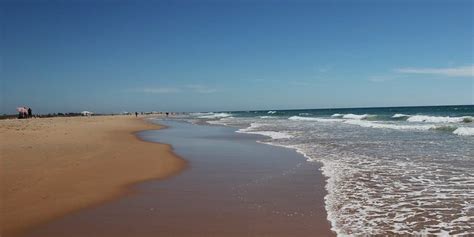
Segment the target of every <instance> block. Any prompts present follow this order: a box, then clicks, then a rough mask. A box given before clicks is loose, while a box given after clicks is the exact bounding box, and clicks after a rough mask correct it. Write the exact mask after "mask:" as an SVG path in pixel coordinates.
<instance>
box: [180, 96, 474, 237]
mask: <svg viewBox="0 0 474 237" xmlns="http://www.w3.org/2000/svg"><path fill="white" fill-rule="evenodd" d="M177 119H181V120H185V121H188V122H191V123H208V124H213V125H220V126H231V127H235V128H236V129H238V130H237V132H240V133H249V134H261V135H263V138H262V139H261V140H260V141H259V142H262V143H266V144H270V145H274V146H282V147H287V148H291V149H295V150H296V151H297V152H299V153H301V154H303V155H304V156H305V157H306V158H307V160H308V162H321V163H322V164H323V166H322V172H323V174H324V175H325V176H326V177H327V184H326V189H327V191H328V194H327V196H326V197H325V206H326V210H327V213H328V220H329V221H330V222H331V224H332V229H333V230H334V231H335V232H336V233H337V234H338V235H341V236H342V235H377V234H409V235H432V234H434V235H473V234H474V122H473V120H474V106H473V105H463V106H429V107H390V108H350V109H308V110H265V111H238V112H206V113H191V114H187V115H185V116H182V117H179V118H177Z"/></svg>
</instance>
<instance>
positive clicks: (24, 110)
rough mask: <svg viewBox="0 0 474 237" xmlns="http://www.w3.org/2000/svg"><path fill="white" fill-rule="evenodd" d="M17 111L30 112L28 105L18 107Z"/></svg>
mask: <svg viewBox="0 0 474 237" xmlns="http://www.w3.org/2000/svg"><path fill="white" fill-rule="evenodd" d="M16 111H18V112H20V113H28V109H27V108H26V107H18V108H16Z"/></svg>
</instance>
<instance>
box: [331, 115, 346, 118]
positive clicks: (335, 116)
mask: <svg viewBox="0 0 474 237" xmlns="http://www.w3.org/2000/svg"><path fill="white" fill-rule="evenodd" d="M342 116H344V114H333V115H331V117H333V118H342Z"/></svg>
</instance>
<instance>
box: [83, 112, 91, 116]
mask: <svg viewBox="0 0 474 237" xmlns="http://www.w3.org/2000/svg"><path fill="white" fill-rule="evenodd" d="M81 114H82V116H89V115H91V114H92V112H89V111H82V112H81Z"/></svg>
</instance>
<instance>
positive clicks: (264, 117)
mask: <svg viewBox="0 0 474 237" xmlns="http://www.w3.org/2000/svg"><path fill="white" fill-rule="evenodd" d="M260 118H261V119H276V118H278V117H277V116H260Z"/></svg>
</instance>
